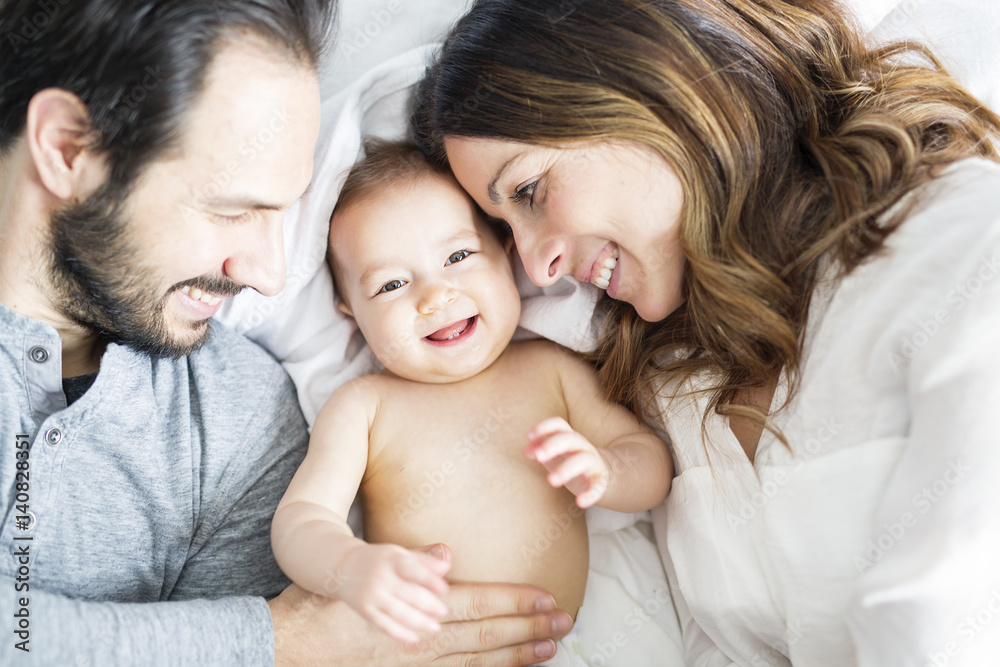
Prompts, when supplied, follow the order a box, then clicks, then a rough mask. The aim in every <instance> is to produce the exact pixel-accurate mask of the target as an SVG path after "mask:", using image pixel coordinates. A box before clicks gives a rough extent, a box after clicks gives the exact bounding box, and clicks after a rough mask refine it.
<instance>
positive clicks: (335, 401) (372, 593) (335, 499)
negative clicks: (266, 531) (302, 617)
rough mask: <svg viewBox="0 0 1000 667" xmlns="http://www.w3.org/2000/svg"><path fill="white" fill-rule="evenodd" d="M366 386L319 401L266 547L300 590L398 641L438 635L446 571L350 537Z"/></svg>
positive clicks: (366, 415)
mask: <svg viewBox="0 0 1000 667" xmlns="http://www.w3.org/2000/svg"><path fill="white" fill-rule="evenodd" d="M377 401H378V399H377V396H376V394H375V391H374V389H373V388H372V387H371V386H370V384H369V383H368V382H367V381H366V380H365V379H360V380H355V381H353V382H350V383H348V384H346V385H344V386H343V387H341V388H340V389H339V390H338V391H336V392H335V393H334V394H333V396H331V397H330V399H329V400H328V401H327V402H326V404H325V405H324V406H323V409H322V410H321V411H320V414H319V416H318V417H317V418H316V423H315V425H314V426H313V431H312V436H311V437H310V439H309V452H308V453H307V454H306V458H305V460H303V462H302V465H301V466H300V467H299V469H298V471H296V473H295V476H294V477H293V478H292V482H291V484H290V485H289V487H288V490H287V491H285V495H284V497H282V499H281V502H280V503H279V504H278V509H277V511H276V512H275V515H274V519H273V521H272V523H271V546H272V548H273V549H274V555H275V558H276V559H277V561H278V564H279V565H280V566H281V569H282V570H283V571H284V572H285V574H286V575H288V577H289V578H290V579H291V580H292V581H294V582H295V583H296V584H298V585H299V586H301V587H302V588H304V589H306V590H308V591H311V592H313V593H316V594H318V595H323V596H326V597H330V598H339V599H342V600H344V601H345V602H347V603H348V604H349V605H351V607H353V608H354V609H355V610H356V611H357V612H358V613H359V614H361V615H362V616H364V617H365V618H366V619H367V620H369V621H370V622H372V623H373V624H374V625H376V626H378V627H379V628H380V629H382V630H383V631H384V632H386V633H387V634H389V635H391V636H392V637H394V638H396V639H399V640H401V641H408V642H415V641H417V640H418V639H419V636H418V635H417V633H416V631H425V632H437V631H438V630H440V626H439V625H438V623H437V620H436V619H438V618H441V617H443V616H444V615H445V614H447V612H448V608H447V606H446V605H445V604H444V602H443V601H442V600H441V599H440V596H442V595H444V593H446V592H447V590H448V587H447V584H446V583H445V580H444V574H445V573H446V572H447V570H448V568H449V566H448V564H447V563H446V562H445V561H441V560H438V559H436V558H434V557H433V556H430V555H427V554H419V553H414V552H411V551H408V550H406V549H404V548H402V547H399V546H395V545H389V544H368V543H366V542H364V541H363V540H360V539H358V538H356V537H354V535H353V534H352V533H351V529H350V528H349V527H348V526H347V513H348V510H349V509H350V507H351V503H352V502H353V500H354V496H355V494H356V493H357V490H358V487H359V486H360V484H361V479H362V477H363V476H364V472H365V468H366V467H367V464H368V434H369V426H370V424H371V420H372V419H373V415H374V414H375V409H376V407H377Z"/></svg>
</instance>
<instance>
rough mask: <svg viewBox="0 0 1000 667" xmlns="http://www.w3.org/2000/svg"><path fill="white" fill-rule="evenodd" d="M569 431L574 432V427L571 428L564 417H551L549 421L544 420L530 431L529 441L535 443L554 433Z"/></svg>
mask: <svg viewBox="0 0 1000 667" xmlns="http://www.w3.org/2000/svg"><path fill="white" fill-rule="evenodd" d="M567 431H568V432H572V431H573V427H571V426H570V425H569V423H568V422H567V421H566V420H565V419H563V418H562V417H549V418H548V419H543V420H542V421H540V422H538V423H537V424H535V426H534V427H533V428H532V429H531V430H530V431H528V440H531V441H532V442H535V441H536V440H539V439H542V438H546V437H548V436H550V435H552V434H553V433H560V432H567Z"/></svg>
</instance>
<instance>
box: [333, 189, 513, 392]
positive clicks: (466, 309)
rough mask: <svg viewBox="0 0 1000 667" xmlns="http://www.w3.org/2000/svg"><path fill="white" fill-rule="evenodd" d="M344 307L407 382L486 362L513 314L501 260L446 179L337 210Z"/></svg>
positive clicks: (468, 204)
mask: <svg viewBox="0 0 1000 667" xmlns="http://www.w3.org/2000/svg"><path fill="white" fill-rule="evenodd" d="M330 243H331V246H332V247H333V248H334V254H335V256H336V260H337V264H338V266H339V272H338V273H339V274H340V279H341V282H340V284H339V285H338V287H339V289H340V292H341V294H342V295H343V296H344V297H345V299H346V301H347V304H342V305H341V309H342V310H343V311H344V312H346V313H348V314H349V315H351V316H353V317H354V318H355V320H356V321H357V323H358V326H359V327H360V328H361V332H362V333H363V334H364V336H365V340H366V341H367V342H368V345H369V346H370V347H371V348H372V351H373V352H374V353H375V356H376V357H378V359H379V361H381V362H382V364H383V365H384V366H385V367H386V368H387V369H388V370H390V371H391V372H393V373H395V374H396V375H398V376H400V377H404V378H407V379H409V380H414V381H417V382H455V381H458V380H463V379H465V378H468V377H472V376H473V375H475V374H476V373H479V372H480V371H482V370H483V369H485V368H486V367H488V366H489V365H490V364H492V363H493V362H494V361H495V360H496V359H497V357H499V356H500V353H501V352H503V350H504V348H505V347H507V344H508V343H509V342H510V338H511V336H513V334H514V329H515V328H516V327H517V321H518V317H519V316H520V313H521V300H520V296H519V295H518V293H517V287H516V286H515V284H514V274H513V270H512V268H511V260H510V255H509V254H508V253H507V252H506V251H505V250H504V248H503V246H502V245H501V243H500V241H499V240H498V239H497V237H496V236H495V235H494V233H493V232H492V231H491V230H490V229H489V228H488V227H487V226H486V225H485V224H484V223H483V222H481V221H479V220H478V219H477V216H476V213H475V208H474V204H473V203H472V200H471V199H469V197H468V196H467V195H466V194H465V192H464V191H463V190H462V189H461V188H460V187H459V186H458V184H457V183H456V182H455V181H454V180H453V179H452V178H450V177H448V176H439V175H434V174H428V175H426V176H422V177H420V179H419V180H418V181H417V182H416V183H402V184H398V185H393V186H391V187H390V188H388V189H387V190H384V191H380V192H377V193H375V194H373V195H371V196H368V197H365V198H363V199H361V200H358V201H357V202H355V203H354V204H352V205H350V206H349V207H348V208H347V209H346V210H344V211H338V213H337V215H336V216H335V217H334V220H333V224H332V225H331V228H330Z"/></svg>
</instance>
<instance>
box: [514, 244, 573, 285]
mask: <svg viewBox="0 0 1000 667" xmlns="http://www.w3.org/2000/svg"><path fill="white" fill-rule="evenodd" d="M528 243H530V241H528ZM517 252H518V254H520V255H521V263H522V264H524V270H525V271H526V272H527V274H528V277H529V278H531V282H533V283H535V284H536V285H538V286H539V287H545V286H546V285H551V284H552V283H554V282H556V281H557V280H559V279H560V278H562V277H563V276H564V275H566V274H568V273H570V271H571V270H572V269H571V267H570V261H569V253H568V252H567V250H566V246H565V245H563V244H562V243H561V242H558V241H552V242H549V243H546V244H545V245H543V246H541V247H538V246H535V247H532V246H531V245H528V246H527V247H525V246H522V245H521V244H518V245H517Z"/></svg>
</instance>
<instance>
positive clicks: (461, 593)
mask: <svg viewBox="0 0 1000 667" xmlns="http://www.w3.org/2000/svg"><path fill="white" fill-rule="evenodd" d="M436 550H440V552H441V553H442V554H443V555H444V557H445V559H446V560H449V561H450V559H451V558H450V553H449V552H448V550H447V548H446V547H443V545H438V546H436V547H434V548H433V549H430V550H427V549H422V550H421V551H430V552H432V553H433V552H434V551H436ZM445 603H446V604H447V605H448V608H449V609H450V610H451V611H450V613H449V615H448V616H446V617H445V619H444V621H443V622H442V624H441V632H439V633H437V634H436V635H434V636H433V637H425V638H424V639H422V640H421V641H420V642H418V643H416V644H401V643H399V642H397V641H395V640H393V639H392V638H390V637H388V636H386V635H385V634H383V633H382V632H380V631H379V630H377V629H375V628H373V627H372V626H371V625H369V624H368V623H367V622H366V621H365V620H364V619H363V618H361V616H359V615H358V614H357V613H356V612H355V611H354V610H353V609H351V608H350V607H349V606H348V605H347V604H346V603H344V602H343V601H340V600H330V599H329V598H324V597H320V596H318V595H312V594H311V593H308V592H306V591H304V590H302V589H301V588H299V587H298V586H295V585H292V586H289V587H288V588H286V589H285V590H284V591H283V592H282V593H281V595H279V596H278V597H276V598H274V599H273V600H269V601H268V605H269V606H270V607H271V617H272V619H273V621H274V644H275V665H276V666H277V667H286V666H291V665H309V666H310V667H311V666H314V665H315V666H319V665H344V666H351V665H386V666H392V667H395V666H397V665H398V666H400V667H404V666H406V665H441V666H447V665H466V664H468V662H469V658H470V657H471V656H476V657H477V658H479V659H480V661H481V662H480V663H478V664H482V665H484V667H486V666H490V667H521V666H525V665H533V664H536V663H538V662H541V661H543V660H547V659H548V658H551V657H552V656H553V655H554V654H555V648H556V647H555V642H554V641H553V640H555V639H558V638H560V637H562V636H563V635H565V634H566V633H567V632H569V630H570V628H571V627H572V621H571V620H570V617H569V615H567V614H566V613H565V612H562V611H559V610H557V609H556V608H555V600H554V599H553V597H552V596H551V595H550V594H548V593H546V592H545V591H542V590H539V589H537V588H533V587H531V586H518V585H513V584H452V585H451V587H450V588H449V591H448V593H447V595H446V596H445Z"/></svg>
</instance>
